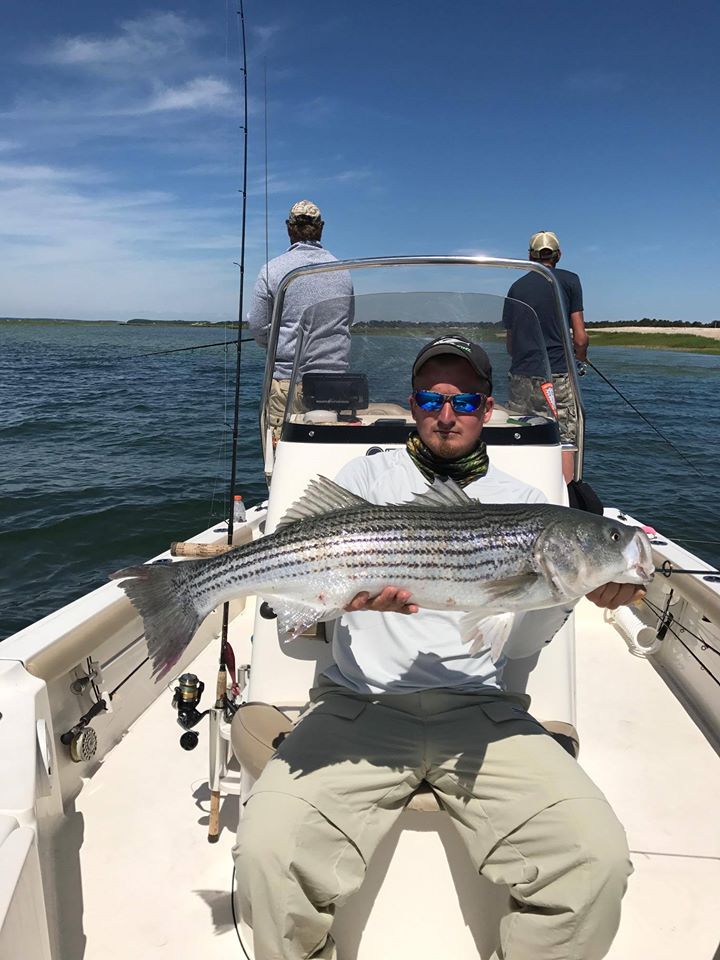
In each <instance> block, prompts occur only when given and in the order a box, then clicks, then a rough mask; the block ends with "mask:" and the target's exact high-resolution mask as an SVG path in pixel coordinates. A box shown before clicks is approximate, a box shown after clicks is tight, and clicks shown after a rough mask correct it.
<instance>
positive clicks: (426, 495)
mask: <svg viewBox="0 0 720 960" xmlns="http://www.w3.org/2000/svg"><path fill="white" fill-rule="evenodd" d="M476 502H477V501H475V500H473V499H472V498H471V497H469V496H468V495H467V494H466V493H465V491H464V490H463V488H462V487H461V486H459V485H458V484H457V483H455V481H454V480H451V479H450V477H447V478H445V479H441V478H440V477H436V478H435V480H434V481H433V483H432V486H430V487H428V488H427V490H423V492H422V493H418V494H416V496H415V497H414V498H413V499H412V500H411V501H410V503H409V504H408V506H412V507H467V506H468V505H469V504H471V503H476Z"/></svg>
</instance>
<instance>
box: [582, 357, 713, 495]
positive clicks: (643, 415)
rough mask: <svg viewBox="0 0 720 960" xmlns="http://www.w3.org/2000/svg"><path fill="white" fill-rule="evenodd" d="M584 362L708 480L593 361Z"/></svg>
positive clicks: (699, 474)
mask: <svg viewBox="0 0 720 960" xmlns="http://www.w3.org/2000/svg"><path fill="white" fill-rule="evenodd" d="M585 363H587V364H588V366H590V367H592V369H593V370H594V371H595V373H596V374H597V375H598V376H599V377H601V378H602V379H603V380H604V381H605V383H606V384H607V385H608V386H609V387H610V388H611V389H613V390H614V391H615V393H616V394H617V395H618V396H619V397H620V398H621V399H622V400H624V401H625V403H627V405H628V406H629V407H630V408H631V409H633V410H634V411H635V413H636V414H637V415H638V416H639V417H640V419H641V420H644V421H645V423H646V424H647V425H648V426H649V427H650V428H651V429H652V430H654V431H655V433H656V434H657V435H658V436H659V437H660V438H661V439H662V440H664V441H665V443H667V445H668V446H669V447H671V448H672V449H673V450H674V451H675V453H676V454H677V455H678V456H679V457H680V458H681V459H682V460H684V461H685V463H687V464H688V466H690V467H692V469H693V470H694V471H695V473H697V475H698V476H699V477H702V479H703V480H709V477H706V476H705V474H704V473H701V472H700V470H698V468H697V467H696V466H695V464H694V463H693V462H692V460H689V459H688V458H687V457H686V456H685V454H684V453H683V452H682V451H681V450H678V448H677V447H676V446H675V444H674V443H673V442H672V440H669V439H668V438H667V437H666V436H665V434H664V433H662V431H661V430H658V428H657V427H656V426H655V424H653V423H651V422H650V421H649V420H648V418H647V417H646V416H645V414H644V413H641V412H640V410H638V408H637V407H636V406H635V404H634V403H633V402H632V401H631V400H628V398H627V397H626V396H625V394H624V393H622V392H621V391H620V390H618V388H617V387H616V386H615V384H614V383H611V382H610V380H608V378H607V377H606V376H605V374H604V373H602V372H601V371H600V370H598V368H597V367H596V366H595V364H594V363H592V362H591V361H590V360H586V361H585Z"/></svg>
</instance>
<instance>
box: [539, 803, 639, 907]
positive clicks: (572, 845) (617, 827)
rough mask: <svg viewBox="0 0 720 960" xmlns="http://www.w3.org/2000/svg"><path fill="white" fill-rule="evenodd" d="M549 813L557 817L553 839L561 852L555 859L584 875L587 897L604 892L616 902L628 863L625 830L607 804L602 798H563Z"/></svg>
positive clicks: (628, 866)
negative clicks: (558, 857)
mask: <svg viewBox="0 0 720 960" xmlns="http://www.w3.org/2000/svg"><path fill="white" fill-rule="evenodd" d="M553 814H554V815H557V818H559V819H556V822H557V824H558V825H559V826H560V829H559V830H557V831H556V833H555V841H556V843H557V844H558V848H559V849H561V850H562V851H563V852H562V854H561V856H560V861H559V862H560V863H561V862H562V861H564V869H565V870H566V871H568V872H574V871H575V870H581V871H582V872H583V873H584V874H585V875H586V877H587V891H586V892H587V896H588V898H589V899H590V900H595V899H596V898H597V897H602V896H604V895H605V896H607V897H609V899H610V900H611V901H617V902H619V901H620V899H621V898H622V896H623V894H624V893H625V888H626V886H627V879H628V877H629V876H630V874H631V873H632V864H631V862H630V851H629V849H628V844H627V838H626V836H625V831H624V829H623V827H622V824H621V823H620V821H619V820H618V818H617V817H616V816H615V814H614V812H613V810H612V808H611V807H610V805H609V804H608V803H606V802H605V801H603V800H594V799H587V800H585V799H578V800H565V801H562V802H561V803H559V804H556V808H555V810H554V811H553ZM560 869H562V867H560ZM578 892H580V891H579V890H578Z"/></svg>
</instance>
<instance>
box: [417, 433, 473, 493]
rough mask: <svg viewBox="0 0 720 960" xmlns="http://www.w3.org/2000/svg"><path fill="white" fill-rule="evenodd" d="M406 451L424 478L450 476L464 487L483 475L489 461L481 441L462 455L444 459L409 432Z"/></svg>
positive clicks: (431, 479) (430, 479) (431, 478)
mask: <svg viewBox="0 0 720 960" xmlns="http://www.w3.org/2000/svg"><path fill="white" fill-rule="evenodd" d="M407 452H408V454H409V456H410V459H411V460H412V462H413V463H414V464H415V466H416V467H417V468H418V470H419V471H420V473H421V474H422V475H423V476H424V477H425V479H426V480H429V481H430V482H432V481H433V480H434V479H435V477H450V479H451V480H454V481H455V483H457V484H458V486H460V487H466V486H467V485H468V484H469V483H472V482H473V480H477V479H479V478H480V477H484V476H485V474H486V473H487V471H488V466H489V463H490V461H489V460H488V455H487V448H486V446H485V444H484V443H483V442H482V441H480V443H479V444H478V445H477V447H475V449H474V450H471V451H470V453H466V454H465V456H464V457H458V458H457V460H445V459H443V457H436V456H435V454H434V453H433V452H432V450H429V449H428V448H427V447H426V446H425V444H424V443H423V442H422V440H421V439H420V437H419V436H418V435H417V433H411V434H410V436H409V437H408V442H407Z"/></svg>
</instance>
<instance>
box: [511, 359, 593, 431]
mask: <svg viewBox="0 0 720 960" xmlns="http://www.w3.org/2000/svg"><path fill="white" fill-rule="evenodd" d="M509 381H510V383H509V387H508V410H510V412H511V413H517V414H522V415H523V416H539V417H547V416H552V410H551V409H550V404H549V402H548V401H547V400H546V398H545V394H544V393H543V390H542V386H543V384H545V383H546V382H547V381H546V380H545V379H543V378H542V377H523V376H521V375H520V374H517V373H511V374H510V375H509ZM552 384H553V393H554V394H555V404H556V406H557V418H558V426H559V428H560V439H561V440H562V442H563V443H575V442H576V439H577V407H576V405H575V398H574V397H573V393H572V388H571V386H570V376H569V374H567V373H554V374H553V375H552Z"/></svg>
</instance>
